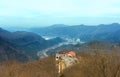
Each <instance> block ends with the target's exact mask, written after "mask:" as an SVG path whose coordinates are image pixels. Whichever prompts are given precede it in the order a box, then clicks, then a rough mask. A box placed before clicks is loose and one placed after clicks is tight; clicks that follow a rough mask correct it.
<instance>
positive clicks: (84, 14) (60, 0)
mask: <svg viewBox="0 0 120 77" xmlns="http://www.w3.org/2000/svg"><path fill="white" fill-rule="evenodd" d="M119 20H120V0H0V26H3V25H8V26H48V25H52V24H68V25H76V24H86V25H96V24H109V23H114V22H115V23H116V22H117V23H120V21H119Z"/></svg>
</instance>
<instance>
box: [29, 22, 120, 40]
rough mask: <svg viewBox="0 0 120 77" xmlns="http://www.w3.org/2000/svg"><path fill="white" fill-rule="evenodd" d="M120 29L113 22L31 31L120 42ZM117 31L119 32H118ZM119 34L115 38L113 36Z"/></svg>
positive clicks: (49, 34)
mask: <svg viewBox="0 0 120 77" xmlns="http://www.w3.org/2000/svg"><path fill="white" fill-rule="evenodd" d="M119 30H120V24H118V23H112V24H108V25H104V24H101V25H98V26H86V25H74V26H62V27H53V26H50V27H45V28H32V29H30V30H29V31H31V32H35V33H38V34H40V35H43V36H58V37H64V38H80V39H81V41H84V42H88V41H93V40H101V41H109V42H120V41H119V40H117V39H118V38H120V37H119V36H117V34H118V33H117V32H116V31H119ZM116 33H117V34H116ZM111 36H112V37H114V36H117V37H116V38H115V39H114V38H112V37H111ZM109 39H112V40H109Z"/></svg>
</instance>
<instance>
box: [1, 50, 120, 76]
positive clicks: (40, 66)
mask: <svg viewBox="0 0 120 77" xmlns="http://www.w3.org/2000/svg"><path fill="white" fill-rule="evenodd" d="M77 56H78V58H79V60H80V62H79V64H76V65H74V66H72V67H70V68H67V69H66V70H65V71H64V72H63V74H62V75H61V77H120V55H119V54H117V53H114V52H112V53H103V52H102V53H95V54H89V53H79V54H77ZM0 77H57V73H56V68H55V60H54V56H51V57H48V58H44V59H41V60H37V61H34V62H27V63H19V62H16V61H9V62H4V63H1V64H0Z"/></svg>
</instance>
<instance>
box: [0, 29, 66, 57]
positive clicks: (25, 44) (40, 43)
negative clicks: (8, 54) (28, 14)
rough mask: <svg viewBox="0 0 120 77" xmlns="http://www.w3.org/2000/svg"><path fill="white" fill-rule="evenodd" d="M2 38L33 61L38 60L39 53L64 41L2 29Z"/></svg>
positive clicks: (0, 33)
mask: <svg viewBox="0 0 120 77" xmlns="http://www.w3.org/2000/svg"><path fill="white" fill-rule="evenodd" d="M0 37H2V38H3V39H4V40H5V41H7V42H9V43H11V44H13V45H14V46H15V47H17V48H18V49H19V50H21V51H24V53H25V54H26V55H28V56H30V57H31V59H36V58H37V52H38V51H40V50H43V49H45V48H48V47H51V46H53V45H56V44H58V43H60V42H63V41H64V40H62V39H61V38H59V37H58V38H53V39H50V40H45V39H44V38H42V37H41V36H40V35H38V34H35V33H32V32H26V31H16V32H9V31H6V30H4V29H2V28H0Z"/></svg>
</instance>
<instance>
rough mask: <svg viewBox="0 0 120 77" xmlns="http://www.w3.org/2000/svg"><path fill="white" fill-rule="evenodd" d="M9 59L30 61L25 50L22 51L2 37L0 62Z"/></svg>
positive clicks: (0, 41) (0, 40)
mask: <svg viewBox="0 0 120 77" xmlns="http://www.w3.org/2000/svg"><path fill="white" fill-rule="evenodd" d="M8 60H18V61H20V62H24V61H29V58H28V56H27V55H25V54H24V53H23V51H20V50H19V49H17V48H16V47H14V46H13V45H12V44H10V43H8V42H6V41H5V40H4V39H2V38H1V37H0V62H2V61H8Z"/></svg>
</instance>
